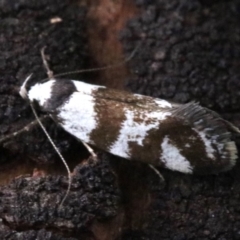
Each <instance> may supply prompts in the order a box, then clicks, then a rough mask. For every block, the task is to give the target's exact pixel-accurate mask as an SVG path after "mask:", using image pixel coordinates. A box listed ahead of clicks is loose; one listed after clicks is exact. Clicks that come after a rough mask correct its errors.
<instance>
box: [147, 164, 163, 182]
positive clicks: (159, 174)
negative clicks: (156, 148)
mask: <svg viewBox="0 0 240 240" xmlns="http://www.w3.org/2000/svg"><path fill="white" fill-rule="evenodd" d="M148 166H149V167H150V168H151V169H152V170H153V171H154V172H155V173H156V174H157V175H158V177H159V178H160V179H161V181H163V182H164V181H165V179H164V177H163V175H162V174H161V173H160V172H159V171H158V170H157V169H156V168H155V167H154V166H153V165H152V164H148Z"/></svg>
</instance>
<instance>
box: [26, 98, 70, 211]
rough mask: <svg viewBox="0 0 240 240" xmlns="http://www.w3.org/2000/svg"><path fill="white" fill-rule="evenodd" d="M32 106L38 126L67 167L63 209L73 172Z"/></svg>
mask: <svg viewBox="0 0 240 240" xmlns="http://www.w3.org/2000/svg"><path fill="white" fill-rule="evenodd" d="M30 106H31V109H32V111H33V114H34V116H35V118H36V120H37V122H38V124H39V125H40V127H41V128H42V130H43V132H44V133H45V135H46V137H47V138H48V140H49V142H50V143H51V144H52V146H53V148H54V150H55V151H56V153H57V154H58V156H59V157H60V159H61V160H62V162H63V164H64V165H65V168H66V170H67V173H68V188H67V192H66V194H65V196H64V198H63V199H62V201H61V203H60V205H59V207H62V205H63V203H64V201H65V200H66V198H67V196H68V194H69V192H70V189H71V184H72V177H71V172H70V169H69V166H68V165H67V162H66V160H65V159H64V157H63V156H62V154H61V153H60V151H59V150H58V148H57V147H56V145H55V144H54V142H53V140H52V138H51V137H50V135H49V134H48V132H47V130H46V128H45V127H44V126H43V124H42V122H41V121H40V119H39V117H38V115H37V112H36V111H35V109H34V107H33V105H32V103H31V102H30Z"/></svg>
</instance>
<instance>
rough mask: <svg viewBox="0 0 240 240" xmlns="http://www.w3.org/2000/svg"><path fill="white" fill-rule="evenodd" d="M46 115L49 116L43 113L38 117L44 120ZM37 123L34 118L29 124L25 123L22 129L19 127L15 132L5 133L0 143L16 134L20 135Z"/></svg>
mask: <svg viewBox="0 0 240 240" xmlns="http://www.w3.org/2000/svg"><path fill="white" fill-rule="evenodd" d="M48 117H49V116H48V115H44V116H42V117H40V119H41V121H42V120H44V119H46V118H48ZM37 125H38V121H37V120H34V121H32V122H30V123H29V124H27V125H26V126H25V127H23V128H22V129H20V130H18V131H16V132H13V133H10V134H8V135H6V136H5V137H3V138H1V139H0V143H3V142H6V141H7V140H9V139H12V138H15V137H17V136H18V135H20V134H22V133H24V132H29V131H30V130H31V129H33V128H34V127H35V126H37Z"/></svg>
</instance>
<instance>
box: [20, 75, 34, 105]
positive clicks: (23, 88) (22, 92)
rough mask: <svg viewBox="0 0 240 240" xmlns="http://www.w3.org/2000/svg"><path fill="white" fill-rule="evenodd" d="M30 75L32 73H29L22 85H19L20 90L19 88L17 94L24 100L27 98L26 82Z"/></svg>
mask: <svg viewBox="0 0 240 240" xmlns="http://www.w3.org/2000/svg"><path fill="white" fill-rule="evenodd" d="M31 77H32V74H30V75H29V76H28V77H27V78H26V79H25V81H24V82H23V84H22V86H21V87H20V90H19V94H20V96H21V97H22V98H23V99H25V100H28V99H29V98H28V91H27V88H26V86H27V83H28V81H29V79H30V78H31Z"/></svg>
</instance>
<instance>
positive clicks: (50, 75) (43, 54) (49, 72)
mask: <svg viewBox="0 0 240 240" xmlns="http://www.w3.org/2000/svg"><path fill="white" fill-rule="evenodd" d="M45 48H46V47H43V48H42V49H41V56H42V61H43V66H44V67H45V69H46V71H47V75H48V78H49V79H54V75H53V71H52V70H51V69H50V68H49V65H48V62H47V56H46V55H45V52H44V51H45Z"/></svg>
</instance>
